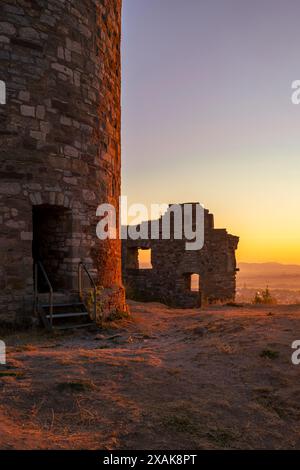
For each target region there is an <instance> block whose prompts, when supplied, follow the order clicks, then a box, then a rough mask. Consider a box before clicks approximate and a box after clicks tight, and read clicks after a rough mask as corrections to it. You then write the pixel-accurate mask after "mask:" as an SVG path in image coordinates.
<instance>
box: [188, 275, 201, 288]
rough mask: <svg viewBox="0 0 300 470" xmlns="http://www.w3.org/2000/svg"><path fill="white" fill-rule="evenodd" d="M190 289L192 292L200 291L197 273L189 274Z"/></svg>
mask: <svg viewBox="0 0 300 470" xmlns="http://www.w3.org/2000/svg"><path fill="white" fill-rule="evenodd" d="M190 290H191V291H192V292H199V291H200V276H199V274H191V277H190Z"/></svg>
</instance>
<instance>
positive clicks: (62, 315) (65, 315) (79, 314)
mask: <svg viewBox="0 0 300 470" xmlns="http://www.w3.org/2000/svg"><path fill="white" fill-rule="evenodd" d="M83 316H85V317H86V316H89V314H88V312H86V311H85V312H71V313H56V314H55V313H53V316H52V318H53V320H55V319H57V318H75V317H83ZM46 318H48V319H50V318H51V315H46Z"/></svg>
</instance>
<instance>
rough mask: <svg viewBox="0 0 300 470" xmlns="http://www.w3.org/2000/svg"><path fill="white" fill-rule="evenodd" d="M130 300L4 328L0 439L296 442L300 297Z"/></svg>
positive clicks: (235, 444)
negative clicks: (256, 303) (282, 301)
mask: <svg viewBox="0 0 300 470" xmlns="http://www.w3.org/2000/svg"><path fill="white" fill-rule="evenodd" d="M131 310H132V320H131V321H125V320H124V321H123V323H122V324H120V323H119V325H118V326H117V325H115V326H114V327H112V328H110V330H107V331H102V332H99V333H97V332H81V333H75V334H67V335H66V334H65V335H59V336H49V335H43V334H40V335H36V336H35V337H34V338H30V339H29V338H28V334H27V335H26V334H23V335H19V336H11V337H8V338H6V341H7V344H8V368H7V369H6V368H3V367H2V369H0V393H1V402H0V413H1V421H0V448H1V449H16V448H17V449H46V448H56V449H81V448H87V449H97V448H98V449H107V450H109V449H143V448H145V449H170V450H172V449H175V448H178V449H218V448H228V449H241V448H242V449H251V448H264V449H276V448H277V449H280V448H298V449H300V401H299V397H300V366H298V367H297V366H293V365H292V363H291V354H292V349H291V343H292V342H293V341H294V340H296V339H300V307H297V306H290V307H289V306H288V307H285V306H278V307H251V306H249V307H244V308H236V307H214V308H210V309H207V310H205V311H201V312H200V311H196V310H172V309H169V308H167V307H165V306H162V305H160V304H137V303H132V304H131ZM261 356H264V357H261Z"/></svg>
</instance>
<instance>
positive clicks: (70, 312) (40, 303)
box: [34, 262, 97, 331]
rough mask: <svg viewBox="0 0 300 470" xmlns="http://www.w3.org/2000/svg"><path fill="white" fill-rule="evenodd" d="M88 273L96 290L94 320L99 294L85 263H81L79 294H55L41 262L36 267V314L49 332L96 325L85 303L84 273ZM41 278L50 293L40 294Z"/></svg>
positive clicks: (65, 292) (64, 292)
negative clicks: (39, 284) (39, 281)
mask: <svg viewBox="0 0 300 470" xmlns="http://www.w3.org/2000/svg"><path fill="white" fill-rule="evenodd" d="M83 271H85V272H86V274H87V276H88V278H89V280H90V282H91V286H92V288H93V290H94V306H93V307H94V318H95V317H96V302H97V298H96V296H97V293H96V285H95V283H94V281H93V279H92V277H91V275H90V273H89V271H88V270H87V268H86V266H85V265H84V263H79V269H78V281H79V288H78V292H67V291H61V292H54V291H53V287H52V285H51V282H50V280H49V277H48V275H47V273H46V271H45V269H44V266H43V265H42V263H41V262H38V263H36V265H35V307H34V310H35V313H36V315H38V317H39V318H40V320H41V323H42V325H43V326H44V327H45V328H46V329H47V330H48V331H53V330H68V329H77V328H87V327H91V326H93V325H94V324H95V323H94V321H93V319H92V316H91V315H90V312H89V311H88V308H87V306H86V304H85V303H84V301H83V297H84V296H83V288H82V273H83ZM39 276H42V278H43V279H44V280H45V281H46V284H47V285H48V290H49V292H44V293H40V292H39V290H38V280H39Z"/></svg>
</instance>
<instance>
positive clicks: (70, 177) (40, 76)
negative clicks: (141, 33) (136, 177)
mask: <svg viewBox="0 0 300 470" xmlns="http://www.w3.org/2000/svg"><path fill="white" fill-rule="evenodd" d="M120 36H121V0H1V6H0V80H2V81H3V82H5V83H6V90H7V102H6V104H5V105H0V174H1V177H0V227H1V230H0V257H1V264H0V323H1V322H2V323H3V322H12V323H15V322H18V321H19V320H22V319H23V318H24V314H25V315H29V316H30V314H32V304H33V285H34V281H33V277H34V276H33V265H34V261H35V260H37V259H41V261H42V262H43V264H44V267H45V270H46V271H47V274H48V276H49V279H50V280H51V283H52V284H53V287H54V290H55V291H64V292H75V291H76V288H77V270H78V263H79V262H80V261H83V262H84V263H86V265H87V266H88V269H89V270H90V271H91V273H92V275H93V277H94V279H95V280H96V282H97V284H98V285H99V286H100V285H101V286H103V287H104V288H105V290H104V293H103V298H104V299H105V302H106V303H105V305H106V307H107V309H108V310H115V309H123V308H124V306H125V303H124V302H125V300H124V290H123V287H122V281H121V246H120V241H118V240H116V241H114V240H107V241H100V240H99V239H98V238H97V237H96V225H97V223H98V222H99V219H98V218H97V217H96V210H97V207H98V205H99V204H101V203H110V204H113V205H114V206H115V207H116V208H117V207H118V199H119V195H120V165H121V149H120V89H121V76H120V75H121V67H120V40H121V38H120Z"/></svg>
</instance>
